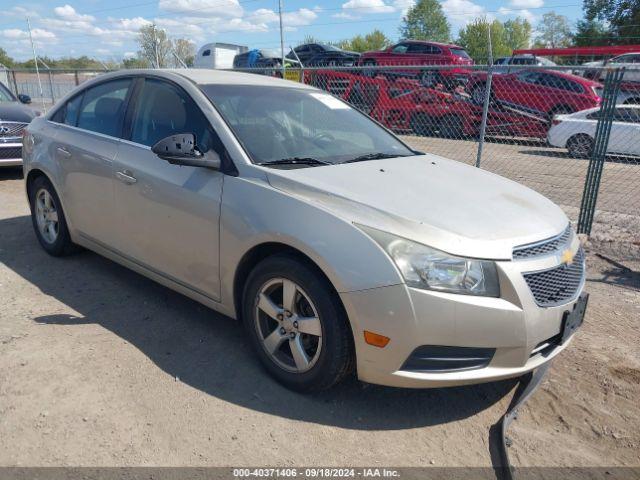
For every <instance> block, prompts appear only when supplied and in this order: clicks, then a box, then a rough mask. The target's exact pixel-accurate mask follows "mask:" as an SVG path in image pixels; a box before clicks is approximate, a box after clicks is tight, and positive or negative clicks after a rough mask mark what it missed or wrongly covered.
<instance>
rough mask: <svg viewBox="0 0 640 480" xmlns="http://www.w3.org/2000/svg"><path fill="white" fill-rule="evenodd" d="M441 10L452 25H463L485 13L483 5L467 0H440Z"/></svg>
mask: <svg viewBox="0 0 640 480" xmlns="http://www.w3.org/2000/svg"><path fill="white" fill-rule="evenodd" d="M442 10H443V11H444V13H445V15H446V16H447V17H449V21H450V22H451V24H452V25H454V26H464V25H466V24H467V23H469V22H471V21H473V20H475V19H476V18H478V17H481V16H485V15H486V12H485V9H484V7H482V6H480V5H477V4H475V3H473V2H471V1H469V0H445V1H444V2H442ZM486 16H487V17H489V16H488V15H486Z"/></svg>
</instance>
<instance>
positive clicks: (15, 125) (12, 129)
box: [0, 121, 27, 138]
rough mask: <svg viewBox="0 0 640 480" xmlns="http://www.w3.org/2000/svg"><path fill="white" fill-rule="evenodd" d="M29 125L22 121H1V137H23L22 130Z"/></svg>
mask: <svg viewBox="0 0 640 480" xmlns="http://www.w3.org/2000/svg"><path fill="white" fill-rule="evenodd" d="M26 126H27V124H26V123H22V122H2V121H0V138H10V137H22V131H23V130H24V128H25V127H26Z"/></svg>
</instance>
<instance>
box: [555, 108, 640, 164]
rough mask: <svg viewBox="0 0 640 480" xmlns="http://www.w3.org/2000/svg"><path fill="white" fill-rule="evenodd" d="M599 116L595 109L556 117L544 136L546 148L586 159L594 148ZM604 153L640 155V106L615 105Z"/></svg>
mask: <svg viewBox="0 0 640 480" xmlns="http://www.w3.org/2000/svg"><path fill="white" fill-rule="evenodd" d="M599 116H600V109H599V108H591V109H589V110H583V111H581V112H577V113H573V114H571V115H557V116H556V117H555V118H554V119H553V126H552V127H551V128H550V129H549V133H548V135H547V140H548V142H549V144H550V145H552V146H554V147H560V148H566V149H567V150H569V154H570V155H571V156H572V157H575V158H584V157H588V156H589V155H591V152H592V150H593V145H594V144H595V134H596V125H597V123H598V118H599ZM607 153H615V154H621V155H640V105H616V108H615V111H614V114H613V123H612V124H611V133H610V136H609V144H608V146H607Z"/></svg>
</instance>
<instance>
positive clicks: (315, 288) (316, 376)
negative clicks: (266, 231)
mask: <svg viewBox="0 0 640 480" xmlns="http://www.w3.org/2000/svg"><path fill="white" fill-rule="evenodd" d="M285 292H287V293H285ZM242 318H243V323H244V326H245V328H246V331H247V333H248V334H249V338H250V340H251V344H252V345H253V347H254V350H255V352H256V354H257V355H258V358H259V359H260V362H261V363H262V365H263V366H264V367H265V368H266V370H267V371H268V372H269V373H270V374H271V375H272V376H273V377H274V378H275V379H276V380H277V381H278V382H280V383H281V384H282V385H284V386H285V387H287V388H290V389H291V390H296V391H299V392H312V391H320V390H326V389H328V388H330V387H332V386H333V385H335V384H336V383H338V382H340V381H341V380H342V379H343V378H344V377H345V376H347V375H348V374H349V373H350V372H352V371H353V369H354V364H355V355H354V347H353V337H352V334H351V329H350V327H349V321H348V319H347V316H346V314H345V312H344V310H343V308H342V305H341V303H340V299H339V298H338V296H337V294H336V293H335V291H334V290H333V289H332V288H331V286H330V285H329V284H328V282H327V280H326V279H325V278H324V277H323V275H322V274H321V273H319V272H318V271H317V270H316V269H315V268H313V267H311V266H309V265H308V264H307V263H305V262H303V261H301V260H299V259H298V258H296V257H294V256H291V255H284V254H277V255H274V256H271V257H268V258H267V259H265V260H263V261H262V262H260V263H259V264H258V265H257V266H256V267H255V268H254V270H253V271H252V272H251V274H250V275H249V278H248V279H247V282H246V284H245V288H244V294H243V301H242Z"/></svg>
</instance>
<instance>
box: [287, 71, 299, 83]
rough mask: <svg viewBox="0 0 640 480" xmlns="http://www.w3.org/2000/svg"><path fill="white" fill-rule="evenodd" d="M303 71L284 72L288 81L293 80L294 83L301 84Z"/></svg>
mask: <svg viewBox="0 0 640 480" xmlns="http://www.w3.org/2000/svg"><path fill="white" fill-rule="evenodd" d="M301 73H302V72H301V71H300V70H297V69H294V70H288V69H287V70H285V71H284V78H285V79H287V80H291V81H293V82H301V81H302V75H301Z"/></svg>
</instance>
